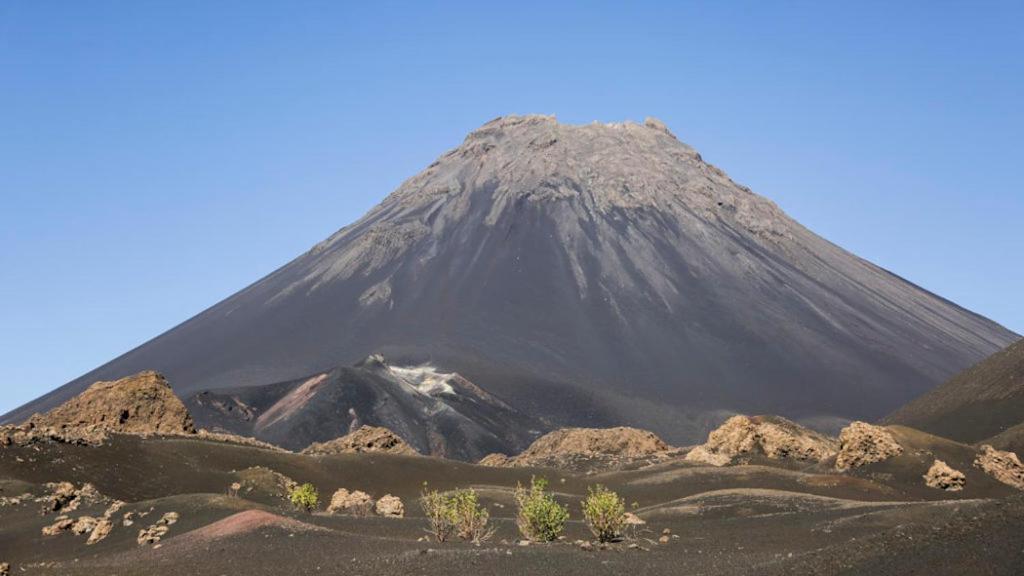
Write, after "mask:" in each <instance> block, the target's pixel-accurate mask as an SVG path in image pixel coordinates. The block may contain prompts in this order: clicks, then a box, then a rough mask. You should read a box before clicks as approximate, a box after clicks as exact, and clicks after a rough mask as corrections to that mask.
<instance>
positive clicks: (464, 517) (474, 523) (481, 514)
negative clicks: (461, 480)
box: [448, 488, 494, 544]
mask: <svg viewBox="0 0 1024 576" xmlns="http://www.w3.org/2000/svg"><path fill="white" fill-rule="evenodd" d="M448 508H449V510H450V513H451V517H452V520H453V521H454V523H455V531H456V533H458V535H459V538H462V539H463V540H469V541H470V542H473V543H476V544H479V543H480V542H485V541H487V540H488V539H490V537H491V536H492V535H493V534H494V531H493V530H492V529H490V528H488V527H487V521H488V520H489V519H490V514H488V513H487V510H486V509H485V508H484V507H483V506H481V505H480V501H479V499H478V498H477V495H476V491H475V490H473V489H472V488H471V489H469V490H456V491H455V493H454V494H452V495H451V496H450V497H449V498H448Z"/></svg>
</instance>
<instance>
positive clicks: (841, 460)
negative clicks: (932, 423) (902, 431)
mask: <svg viewBox="0 0 1024 576" xmlns="http://www.w3.org/2000/svg"><path fill="white" fill-rule="evenodd" d="M902 453H903V447H902V446H900V444H899V442H897V441H896V438H894V437H893V435H892V433H891V432H889V431H888V430H886V429H885V428H884V427H882V426H873V425H871V424H868V423H866V422H853V423H851V424H850V425H849V426H847V427H846V428H843V430H842V432H840V433H839V454H838V455H837V456H836V469H837V470H849V469H851V468H859V467H860V466H864V465H865V464H872V463H874V462H882V461H884V460H888V459H889V458H892V457H893V456H898V455H900V454H902Z"/></svg>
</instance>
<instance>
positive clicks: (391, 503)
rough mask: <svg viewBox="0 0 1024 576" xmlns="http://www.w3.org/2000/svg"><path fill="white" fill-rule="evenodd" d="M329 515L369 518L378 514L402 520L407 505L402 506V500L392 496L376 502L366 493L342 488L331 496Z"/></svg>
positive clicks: (383, 497)
mask: <svg viewBox="0 0 1024 576" xmlns="http://www.w3.org/2000/svg"><path fill="white" fill-rule="evenodd" d="M327 513H328V514H343V515H348V516H369V515H370V514H374V513H376V514H377V515H378V516H385V517H390V518H402V517H404V516H405V505H404V504H402V500H401V498H399V497H398V496H392V495H391V494H387V495H385V496H382V497H381V498H380V500H377V501H376V502H374V501H373V497H372V496H370V495H369V494H367V493H366V492H363V491H361V490H352V491H349V490H348V489H346V488H341V489H339V490H338V491H337V492H335V493H334V495H333V496H331V503H330V505H329V506H327Z"/></svg>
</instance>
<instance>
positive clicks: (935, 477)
mask: <svg viewBox="0 0 1024 576" xmlns="http://www.w3.org/2000/svg"><path fill="white" fill-rule="evenodd" d="M924 483H925V485H926V486H928V487H929V488H938V489H939V490H946V491H948V492H959V491H960V490H963V489H964V485H965V484H967V477H966V476H964V473H963V472H961V471H959V470H954V469H953V468H951V467H950V466H949V465H948V464H946V463H945V462H943V461H942V460H936V461H935V462H934V463H933V464H932V467H931V468H929V469H928V472H927V473H926V474H925V475H924Z"/></svg>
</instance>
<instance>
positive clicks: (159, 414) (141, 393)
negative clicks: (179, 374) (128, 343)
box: [0, 371, 195, 444]
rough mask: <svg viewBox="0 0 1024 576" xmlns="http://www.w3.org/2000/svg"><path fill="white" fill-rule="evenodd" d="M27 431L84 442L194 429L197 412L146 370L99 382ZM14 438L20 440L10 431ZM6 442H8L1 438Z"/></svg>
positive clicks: (29, 425) (35, 420)
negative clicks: (118, 435)
mask: <svg viewBox="0 0 1024 576" xmlns="http://www.w3.org/2000/svg"><path fill="white" fill-rule="evenodd" d="M20 428H22V429H25V430H22V431H21V432H22V435H23V436H31V435H32V434H33V431H35V430H39V431H44V432H36V434H37V435H39V434H43V435H45V434H49V433H50V431H56V432H57V434H58V435H64V436H66V437H67V438H69V439H72V440H74V439H80V440H83V443H89V444H95V443H99V442H102V441H103V439H104V438H105V437H106V434H107V433H111V432H115V433H121V434H141V435H149V434H168V435H175V434H193V433H195V426H194V425H193V423H192V417H191V416H190V415H189V413H188V410H186V409H185V405H184V404H182V402H181V400H179V399H178V397H177V396H175V395H174V392H173V391H172V390H171V386H170V385H169V384H168V383H167V380H166V379H164V377H163V376H161V375H160V374H158V373H156V372H151V371H147V372H140V373H138V374H135V375H134V376H128V377H127V378H122V379H120V380H115V381H113V382H97V383H95V384H93V385H92V386H90V387H89V388H88V389H86V390H85V391H84V392H82V393H81V394H79V395H78V396H75V397H74V398H72V399H71V400H68V401H67V402H65V403H64V404H61V405H60V406H58V407H56V408H54V409H53V410H50V411H49V412H47V413H46V414H41V415H40V414H36V415H35V416H33V417H32V418H31V419H30V420H29V422H27V423H26V425H25V426H23V427H20ZM6 436H7V437H9V438H10V441H11V442H15V441H17V439H16V438H15V436H16V434H15V435H12V433H11V432H10V431H8V432H7V433H6ZM0 441H7V440H4V439H3V438H0Z"/></svg>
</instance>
